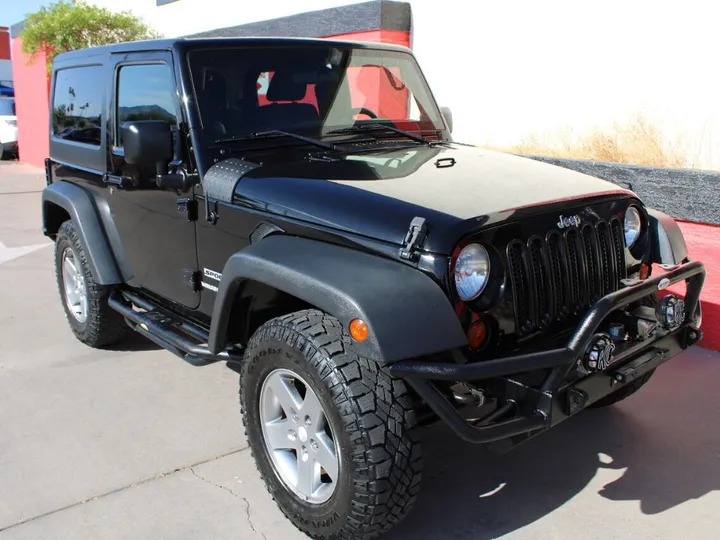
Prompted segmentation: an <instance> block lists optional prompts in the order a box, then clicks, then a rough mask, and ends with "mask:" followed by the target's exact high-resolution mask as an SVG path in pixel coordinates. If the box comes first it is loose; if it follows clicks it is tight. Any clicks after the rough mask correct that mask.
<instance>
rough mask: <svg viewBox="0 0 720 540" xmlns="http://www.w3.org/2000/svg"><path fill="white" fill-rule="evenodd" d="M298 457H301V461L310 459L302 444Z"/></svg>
mask: <svg viewBox="0 0 720 540" xmlns="http://www.w3.org/2000/svg"><path fill="white" fill-rule="evenodd" d="M300 459H302V460H303V461H307V460H308V459H310V456H309V455H308V451H307V448H305V447H304V446H303V447H302V449H301V450H300Z"/></svg>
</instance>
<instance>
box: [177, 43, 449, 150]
mask: <svg viewBox="0 0 720 540" xmlns="http://www.w3.org/2000/svg"><path fill="white" fill-rule="evenodd" d="M260 48H262V49H274V50H275V52H276V51H277V50H278V49H280V50H282V49H292V50H297V49H298V48H307V49H318V48H319V49H327V50H331V49H340V50H341V51H342V52H343V55H345V54H348V53H352V51H356V50H357V51H365V50H367V51H375V52H379V53H388V55H390V56H393V55H403V56H406V58H403V60H402V61H403V62H407V64H406V65H407V66H410V69H412V72H413V73H412V78H413V79H414V80H413V83H414V84H416V85H417V92H412V95H417V96H419V98H420V100H421V102H422V106H423V108H424V109H425V110H426V112H427V114H428V117H429V122H430V123H432V124H433V128H432V130H426V129H424V130H408V131H413V132H416V133H420V134H422V133H428V132H429V131H431V132H432V134H433V135H435V136H436V137H437V139H438V140H440V141H444V142H449V141H451V140H452V139H451V135H450V130H449V127H448V125H447V120H446V118H445V115H444V114H443V112H442V109H441V108H440V106H439V104H438V102H437V100H436V99H435V95H434V93H433V90H432V87H431V86H430V84H429V83H428V81H427V78H426V76H425V73H424V72H423V70H422V67H421V66H420V64H419V63H418V61H417V58H416V57H415V55H414V54H413V52H412V51H411V50H410V49H407V48H406V47H400V46H395V45H388V44H383V43H372V42H367V43H366V42H354V41H337V40H324V39H323V40H321V39H306V38H220V39H217V38H216V39H213V40H202V41H200V42H199V43H192V44H188V43H187V42H185V46H184V47H182V50H181V51H179V52H180V55H179V57H177V61H178V64H179V65H178V67H179V68H180V70H181V71H182V72H183V75H184V76H183V79H184V84H183V87H184V88H183V94H184V96H183V101H184V104H185V106H186V107H187V115H188V119H189V123H190V127H191V129H193V131H194V132H195V134H197V135H198V136H199V137H200V139H201V140H202V142H203V144H202V145H201V146H200V147H201V148H211V147H217V146H218V145H217V144H216V143H215V141H216V140H217V137H213V136H212V135H211V133H209V132H210V130H208V129H205V126H204V123H203V111H202V106H201V105H200V103H199V96H198V92H197V89H196V87H195V84H196V78H195V72H194V69H197V68H196V67H195V66H194V64H193V58H192V55H193V53H195V52H197V51H205V52H207V51H213V50H217V51H227V50H235V51H238V52H240V53H241V54H242V52H243V51H247V53H248V54H252V52H253V51H257V50H258V49H260ZM346 67H347V66H345V67H343V68H342V73H345V71H344V70H345V69H346ZM391 125H392V124H391ZM330 127H332V128H336V127H344V126H342V125H340V126H330ZM322 131H323V132H324V131H326V130H325V128H323V130H322ZM229 133H230V134H231V135H241V134H242V133H234V132H229ZM300 133H302V134H305V133H304V132H300ZM367 135H368V134H367V132H365V133H363V134H362V136H363V137H367ZM320 136H321V137H322V139H323V140H325V139H326V138H332V139H338V138H339V136H338V135H332V136H330V135H324V134H321V135H320ZM353 136H354V135H352V134H348V135H346V137H353ZM402 137H403V136H402V135H400V134H397V135H396V137H395V138H402ZM383 138H387V137H383ZM274 142H276V143H277V145H278V146H283V145H284V144H287V143H288V141H287V139H286V140H284V141H283V140H282V139H278V140H277V141H274ZM296 143H297V141H295V144H296ZM196 148H197V146H196Z"/></svg>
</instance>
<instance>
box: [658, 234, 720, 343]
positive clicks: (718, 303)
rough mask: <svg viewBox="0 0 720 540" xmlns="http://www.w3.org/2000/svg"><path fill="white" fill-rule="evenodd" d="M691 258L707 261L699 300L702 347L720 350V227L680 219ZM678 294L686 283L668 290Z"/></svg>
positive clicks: (682, 292)
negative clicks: (719, 239)
mask: <svg viewBox="0 0 720 540" xmlns="http://www.w3.org/2000/svg"><path fill="white" fill-rule="evenodd" d="M678 224H679V225H680V228H681V229H682V232H683V235H684V236H685V241H686V242H687V245H688V251H689V252H690V253H689V255H690V258H691V259H693V260H696V261H701V262H703V263H704V264H705V269H706V272H707V275H706V276H705V285H704V287H703V292H702V295H701V296H700V302H701V303H702V314H703V324H702V327H701V328H702V331H703V333H704V337H703V339H702V341H701V342H700V343H699V345H700V346H701V347H705V348H707V349H712V350H714V351H720V243H719V242H718V241H717V238H718V235H720V227H717V226H715V225H706V224H703V223H690V222H687V221H678ZM669 290H670V291H672V292H673V293H675V294H678V295H684V294H685V283H683V282H681V283H678V284H675V285H674V286H672V287H670V289H669Z"/></svg>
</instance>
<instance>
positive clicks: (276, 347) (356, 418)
mask: <svg viewBox="0 0 720 540" xmlns="http://www.w3.org/2000/svg"><path fill="white" fill-rule="evenodd" d="M353 343H354V342H353V340H352V338H351V337H350V336H349V335H348V333H347V332H346V331H345V330H344V329H343V326H342V325H341V324H340V323H339V321H338V320H337V319H335V318H334V317H331V316H329V315H327V314H325V313H323V312H321V311H317V310H305V311H300V312H296V313H292V314H290V315H286V316H283V317H278V318H276V319H272V320H270V321H268V322H267V323H265V324H263V325H262V326H261V327H260V328H259V329H258V330H257V331H256V332H255V333H254V335H253V336H252V338H251V339H250V342H249V343H248V346H247V348H246V350H245V353H244V358H243V366H242V369H241V376H240V405H241V409H242V416H243V425H244V426H245V431H246V434H247V437H248V442H249V445H250V450H251V452H252V455H253V458H254V459H255V463H256V465H257V468H258V470H259V472H260V475H261V476H262V478H263V480H264V482H265V485H266V487H267V489H268V491H269V493H270V495H271V496H272V497H273V499H274V500H275V502H276V504H277V505H278V507H279V508H280V510H281V511H282V512H283V513H284V514H285V515H286V516H287V518H288V519H289V520H290V521H291V522H292V523H293V524H294V525H295V526H296V527H297V528H298V529H300V530H301V531H303V532H304V533H305V534H307V535H308V536H310V537H311V538H314V539H325V540H335V539H337V540H340V539H353V540H359V539H370V538H375V537H377V536H379V535H380V534H382V533H384V532H386V531H388V530H389V529H391V528H392V527H393V526H395V525H396V524H398V523H399V522H400V521H401V520H402V519H403V518H404V517H405V516H406V515H407V514H408V513H409V512H410V510H411V508H412V506H413V504H414V503H415V499H416V498H417V494H418V492H419V488H420V478H421V472H420V471H421V461H422V456H421V449H420V444H419V442H418V441H417V438H416V434H415V431H414V429H413V428H414V426H415V415H414V412H413V408H412V401H411V398H410V395H409V394H408V390H407V387H406V385H405V384H404V382H403V381H401V380H397V379H394V378H393V377H391V376H390V375H389V374H388V373H387V371H386V370H385V369H384V368H383V367H382V366H381V365H379V364H377V363H376V362H372V361H368V360H367V359H365V358H363V357H361V356H359V355H358V354H357V353H356V352H355V350H354V349H355V348H354V345H353ZM278 368H286V369H290V370H292V371H294V372H295V373H297V374H298V375H300V376H301V377H302V378H303V379H304V380H306V381H308V384H309V385H310V386H311V387H312V388H313V390H314V392H315V393H316V394H317V396H318V399H319V400H320V402H321V403H322V405H323V407H324V409H325V412H326V416H327V420H328V422H329V423H330V425H331V427H332V429H333V432H334V433H335V434H336V437H337V439H338V444H337V446H338V455H339V456H340V461H341V466H340V472H339V475H338V476H339V479H338V483H337V485H336V488H335V491H334V493H333V494H332V496H331V497H330V499H329V500H327V501H326V502H324V503H322V504H309V503H306V502H305V501H303V500H301V499H300V498H299V497H297V496H296V495H295V494H293V493H292V492H291V491H290V490H289V489H288V488H287V487H286V486H285V484H283V482H282V481H281V480H280V479H279V478H278V475H277V474H276V473H275V470H274V468H273V466H272V464H271V460H270V458H269V456H268V452H267V450H266V446H265V444H264V441H263V435H262V428H261V424H260V417H259V410H258V408H259V398H260V389H261V387H262V383H263V381H264V379H265V378H266V377H267V375H268V374H269V373H270V372H271V371H273V370H275V369H278Z"/></svg>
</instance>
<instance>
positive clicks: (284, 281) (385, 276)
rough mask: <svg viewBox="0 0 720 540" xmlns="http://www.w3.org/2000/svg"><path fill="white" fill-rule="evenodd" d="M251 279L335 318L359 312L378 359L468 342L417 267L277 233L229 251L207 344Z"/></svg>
mask: <svg viewBox="0 0 720 540" xmlns="http://www.w3.org/2000/svg"><path fill="white" fill-rule="evenodd" d="M248 280H251V281H257V282H261V283H264V284H266V285H268V286H271V287H274V288H276V289H278V290H281V291H283V292H285V293H288V294H291V295H293V296H295V297H297V298H299V299H301V300H303V301H305V302H307V303H309V304H311V305H313V306H315V307H317V308H318V309H320V310H323V311H325V312H326V313H328V314H330V315H333V316H334V317H337V319H338V320H339V321H340V323H341V324H342V325H343V326H344V327H345V328H347V327H348V325H349V323H350V321H352V320H353V319H354V318H360V319H362V320H363V321H365V322H366V323H367V325H368V328H369V330H370V332H369V337H368V339H367V340H366V341H364V342H362V343H356V344H355V345H356V347H357V351H358V353H359V354H361V355H362V356H364V357H366V358H368V359H371V360H374V361H377V362H381V363H390V362H396V361H398V360H404V359H408V358H413V357H418V356H424V355H428V354H433V353H438V352H442V351H446V350H450V349H454V348H458V347H462V346H464V345H466V344H467V338H466V337H465V332H464V331H463V329H462V326H461V324H460V321H459V320H458V317H457V315H456V313H455V311H454V310H453V308H452V304H451V303H450V301H449V300H448V298H447V297H446V296H445V293H444V292H443V290H442V289H441V288H440V286H439V285H438V284H437V283H435V282H434V281H433V280H432V279H431V278H430V277H428V276H426V275H425V274H423V273H422V272H421V271H420V270H417V269H415V268H412V267H410V266H408V265H405V264H402V263H398V262H394V261H391V260H389V259H385V258H382V257H379V256H375V255H371V254H368V253H365V252H361V251H357V250H354V249H350V248H346V247H342V246H338V245H335V244H329V243H324V242H319V241H315V240H309V239H306V238H298V237H291V236H286V235H281V234H276V235H271V236H268V237H266V238H264V239H263V240H261V241H259V242H257V243H255V244H251V245H250V246H249V247H247V248H245V249H243V250H241V251H239V252H237V253H235V254H234V255H232V256H231V257H230V258H229V259H228V261H227V263H226V264H225V267H224V268H223V273H222V278H221V279H220V285H219V287H218V291H217V297H216V300H215V306H214V308H213V316H212V324H211V328H210V339H209V341H208V347H209V349H210V351H211V352H213V353H214V354H217V353H219V352H220V351H221V350H222V349H223V348H224V347H225V346H226V343H225V336H226V335H227V326H228V322H229V318H230V311H231V309H232V305H233V302H234V300H235V298H236V295H237V293H238V292H239V291H240V289H241V287H242V286H243V283H244V282H247V281H248Z"/></svg>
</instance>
